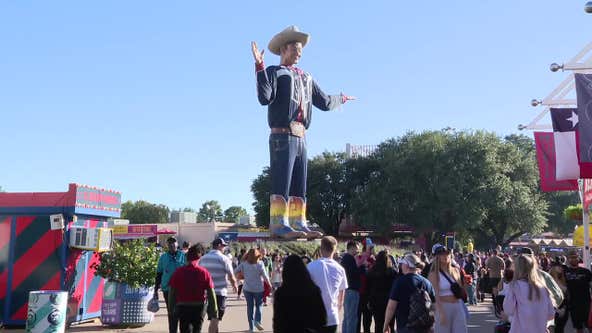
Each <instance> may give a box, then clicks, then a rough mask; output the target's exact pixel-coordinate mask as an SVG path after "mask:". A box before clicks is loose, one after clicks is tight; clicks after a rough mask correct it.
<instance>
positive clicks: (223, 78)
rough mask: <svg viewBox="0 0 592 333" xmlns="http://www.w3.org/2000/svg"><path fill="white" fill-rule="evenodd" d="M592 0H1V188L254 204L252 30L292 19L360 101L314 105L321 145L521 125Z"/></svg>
mask: <svg viewBox="0 0 592 333" xmlns="http://www.w3.org/2000/svg"><path fill="white" fill-rule="evenodd" d="M584 3H585V1H583V0H568V1H551V0H539V1H536V2H535V1H489V0H487V1H486V0H479V1H468V0H466V1H447V2H442V1H421V2H420V1H392V0H390V1H368V2H353V1H352V2H349V3H347V2H344V1H314V2H313V1H299V2H295V1H294V2H283V3H282V4H280V3H279V2H276V1H258V2H250V1H208V2H206V1H167V2H162V1H98V2H92V3H91V2H81V1H43V2H41V1H37V2H34V1H11V2H9V1H2V2H0V43H1V46H0V50H1V52H0V148H1V151H2V152H3V163H1V166H0V186H2V187H3V188H4V189H5V190H7V191H9V192H20V191H39V192H41V191H66V190H67V184H68V183H70V182H78V183H83V184H90V185H96V186H101V187H106V188H112V189H116V190H119V191H121V192H122V194H123V199H124V200H139V199H143V200H148V201H151V202H155V203H164V204H166V205H168V206H169V207H171V208H180V207H186V206H189V207H195V208H199V207H200V206H201V204H202V203H203V202H204V201H206V200H210V199H212V200H218V201H220V203H221V204H222V206H223V208H227V207H229V206H231V205H240V206H243V207H245V208H247V209H248V210H251V209H252V208H251V203H252V201H253V199H252V195H251V192H250V184H251V182H252V180H253V179H254V178H255V177H257V175H258V174H259V173H260V172H261V170H262V168H263V167H264V166H266V165H267V164H268V163H269V161H268V159H269V157H268V148H267V137H268V128H267V121H266V112H267V111H266V108H264V107H262V106H260V105H259V104H258V102H257V98H256V91H255V77H254V66H253V59H252V55H251V52H250V45H249V43H250V41H251V40H255V41H257V42H258V43H259V45H260V46H266V45H267V43H268V42H269V40H270V38H271V37H272V36H273V35H274V34H275V33H276V32H279V31H280V30H282V29H284V28H285V27H286V26H288V25H292V24H296V25H298V26H299V27H300V29H301V30H303V31H306V32H309V33H310V34H311V39H310V43H309V45H307V47H306V48H305V49H304V52H303V57H302V59H301V62H300V67H301V68H303V69H304V70H306V71H309V72H311V73H312V74H313V76H314V77H315V79H316V80H317V82H318V83H319V84H320V86H321V87H322V88H323V90H324V91H325V92H327V93H339V92H341V91H343V92H344V93H347V94H351V95H355V96H357V97H358V100H357V101H355V102H353V103H350V104H346V105H345V106H344V107H342V109H341V110H337V111H332V112H326V113H325V112H321V111H318V110H316V111H315V113H314V116H313V120H312V125H311V128H310V131H309V132H308V134H307V135H308V143H309V144H308V148H309V156H310V157H312V156H315V155H318V154H320V153H321V152H323V151H343V150H344V149H345V145H346V143H348V142H349V143H354V144H378V143H380V142H381V141H383V140H385V139H387V138H390V137H395V136H399V135H402V134H404V133H405V132H406V131H409V130H414V131H422V130H429V129H441V128H444V127H447V126H451V127H454V128H457V129H486V130H490V131H494V132H496V133H498V134H499V135H506V134H510V133H516V132H518V131H517V129H516V126H517V125H518V124H519V123H528V122H529V121H530V120H531V119H532V118H534V116H535V115H536V114H537V112H538V110H535V109H533V108H532V107H530V106H529V101H530V99H531V98H534V97H537V98H542V97H544V96H546V95H547V94H548V93H549V92H550V91H551V90H552V89H553V88H554V87H555V86H556V85H557V84H558V83H560V82H561V80H562V79H563V78H564V77H565V75H566V74H565V73H563V74H562V73H551V72H549V70H548V66H549V64H550V63H551V62H554V61H557V62H563V61H567V60H568V59H570V58H571V57H572V56H573V55H574V54H575V53H577V52H578V51H580V49H581V48H583V47H584V46H585V45H586V43H588V42H589V41H590V40H589V36H588V34H587V33H586V31H590V27H591V26H592V15H590V14H586V13H584V11H583V6H584ZM265 55H266V57H265V60H266V61H265V62H266V64H267V65H271V64H276V63H277V62H278V60H279V59H278V57H276V56H274V55H272V54H271V53H270V52H269V51H268V52H266V54H265Z"/></svg>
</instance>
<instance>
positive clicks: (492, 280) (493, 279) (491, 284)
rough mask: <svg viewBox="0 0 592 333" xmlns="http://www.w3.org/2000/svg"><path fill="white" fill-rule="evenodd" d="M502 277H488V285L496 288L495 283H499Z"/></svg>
mask: <svg viewBox="0 0 592 333" xmlns="http://www.w3.org/2000/svg"><path fill="white" fill-rule="evenodd" d="M501 280H502V278H492V277H490V278H489V287H490V288H495V289H497V285H498V284H499V283H500V281H501Z"/></svg>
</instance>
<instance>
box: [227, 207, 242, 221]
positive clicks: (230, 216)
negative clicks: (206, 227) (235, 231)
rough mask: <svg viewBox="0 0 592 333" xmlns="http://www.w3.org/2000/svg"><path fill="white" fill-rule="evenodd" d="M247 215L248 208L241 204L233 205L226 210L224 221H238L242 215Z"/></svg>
mask: <svg viewBox="0 0 592 333" xmlns="http://www.w3.org/2000/svg"><path fill="white" fill-rule="evenodd" d="M245 215H247V210H246V209H244V208H243V207H240V206H231V207H228V209H226V210H225V211H224V221H226V222H234V223H238V220H239V218H240V217H241V216H245Z"/></svg>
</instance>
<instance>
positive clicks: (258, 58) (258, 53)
mask: <svg viewBox="0 0 592 333" xmlns="http://www.w3.org/2000/svg"><path fill="white" fill-rule="evenodd" d="M251 51H252V52H253V58H255V64H257V65H260V64H262V63H263V54H264V53H265V50H261V51H259V48H257V42H251Z"/></svg>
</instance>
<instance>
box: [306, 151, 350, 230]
mask: <svg viewBox="0 0 592 333" xmlns="http://www.w3.org/2000/svg"><path fill="white" fill-rule="evenodd" d="M346 176H347V172H346V156H345V154H343V153H328V152H325V153H323V154H322V155H319V156H316V157H315V158H313V159H312V160H311V161H310V162H309V163H308V184H307V186H308V189H307V200H306V206H307V218H308V219H309V220H310V221H311V222H313V223H316V224H318V225H319V226H320V227H321V228H322V229H323V230H324V231H325V232H326V233H327V234H331V235H337V232H338V229H339V222H340V217H341V216H342V214H343V213H345V212H346V210H347V201H346V199H347V192H348V184H347V178H346Z"/></svg>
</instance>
